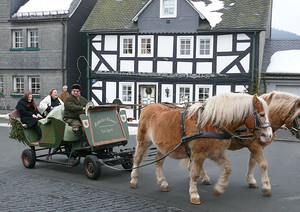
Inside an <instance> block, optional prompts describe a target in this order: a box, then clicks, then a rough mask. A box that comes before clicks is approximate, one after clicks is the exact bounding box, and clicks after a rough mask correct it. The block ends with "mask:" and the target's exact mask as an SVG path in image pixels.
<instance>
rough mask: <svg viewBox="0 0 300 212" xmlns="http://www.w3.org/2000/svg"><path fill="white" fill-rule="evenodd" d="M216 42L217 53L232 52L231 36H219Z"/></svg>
mask: <svg viewBox="0 0 300 212" xmlns="http://www.w3.org/2000/svg"><path fill="white" fill-rule="evenodd" d="M217 40H218V45H217V51H218V52H231V51H232V35H219V36H218V37H217Z"/></svg>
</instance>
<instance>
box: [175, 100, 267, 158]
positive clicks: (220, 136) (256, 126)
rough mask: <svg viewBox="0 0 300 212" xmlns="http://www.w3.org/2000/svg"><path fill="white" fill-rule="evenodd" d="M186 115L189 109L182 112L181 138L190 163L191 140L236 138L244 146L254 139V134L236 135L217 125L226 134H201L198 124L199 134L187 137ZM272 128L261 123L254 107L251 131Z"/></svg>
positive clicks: (202, 108)
mask: <svg viewBox="0 0 300 212" xmlns="http://www.w3.org/2000/svg"><path fill="white" fill-rule="evenodd" d="M204 108H205V103H204V104H203V105H202V107H201V112H202V111H203V110H204ZM186 113H187V109H184V110H183V111H181V112H180V130H181V136H182V138H181V139H180V144H181V143H182V144H183V145H184V148H185V151H186V154H187V156H188V157H189V159H190V161H191V150H190V148H189V147H188V145H187V142H188V141H191V140H194V139H197V138H215V139H231V138H232V137H235V138H236V140H237V141H238V143H239V144H240V145H242V146H244V145H243V143H242V139H249V138H250V137H252V138H253V135H252V134H246V135H234V134H233V133H231V132H229V131H228V130H227V129H226V128H225V127H222V126H217V125H216V127H217V128H218V129H219V130H221V131H222V132H224V133H217V132H201V131H200V124H198V132H197V133H194V134H191V135H185V129H184V128H185V127H184V122H185V117H186ZM247 117H248V115H247ZM247 117H246V119H247ZM246 119H245V120H246ZM270 126H271V124H270V122H265V123H264V124H263V123H262V122H261V120H260V118H259V117H258V114H257V111H256V108H255V106H254V128H253V129H251V131H252V132H253V131H254V130H257V129H261V128H267V127H270ZM238 131H240V132H242V131H244V129H240V128H239V129H238V130H237V131H236V132H238ZM254 139H256V138H254ZM254 139H253V140H254Z"/></svg>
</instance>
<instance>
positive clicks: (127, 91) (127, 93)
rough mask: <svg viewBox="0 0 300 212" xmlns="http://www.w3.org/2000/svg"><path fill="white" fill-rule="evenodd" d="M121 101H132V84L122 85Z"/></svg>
mask: <svg viewBox="0 0 300 212" xmlns="http://www.w3.org/2000/svg"><path fill="white" fill-rule="evenodd" d="M122 101H124V102H131V101H132V85H122Z"/></svg>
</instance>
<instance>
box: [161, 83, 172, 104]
mask: <svg viewBox="0 0 300 212" xmlns="http://www.w3.org/2000/svg"><path fill="white" fill-rule="evenodd" d="M167 88H168V89H169V97H167V95H166V92H165V90H166V89H167ZM161 102H173V85H172V84H162V85H161Z"/></svg>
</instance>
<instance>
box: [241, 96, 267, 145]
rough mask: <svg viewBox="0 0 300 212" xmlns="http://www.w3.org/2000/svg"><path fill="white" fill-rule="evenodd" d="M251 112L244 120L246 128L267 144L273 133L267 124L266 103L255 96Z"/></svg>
mask: <svg viewBox="0 0 300 212" xmlns="http://www.w3.org/2000/svg"><path fill="white" fill-rule="evenodd" d="M252 102H253V111H252V113H251V114H249V115H248V116H247V118H246V120H245V125H246V127H247V128H248V129H249V130H250V131H251V132H252V133H253V134H255V135H256V136H257V137H260V140H261V141H262V142H269V141H271V139H272V136H273V131H272V128H271V124H270V122H269V117H268V116H269V108H268V106H267V103H266V102H265V101H264V100H263V99H262V98H260V97H258V96H257V94H255V95H254V96H253V98H252Z"/></svg>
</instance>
